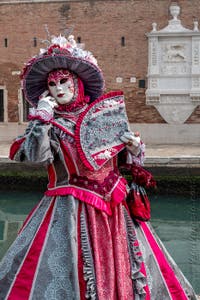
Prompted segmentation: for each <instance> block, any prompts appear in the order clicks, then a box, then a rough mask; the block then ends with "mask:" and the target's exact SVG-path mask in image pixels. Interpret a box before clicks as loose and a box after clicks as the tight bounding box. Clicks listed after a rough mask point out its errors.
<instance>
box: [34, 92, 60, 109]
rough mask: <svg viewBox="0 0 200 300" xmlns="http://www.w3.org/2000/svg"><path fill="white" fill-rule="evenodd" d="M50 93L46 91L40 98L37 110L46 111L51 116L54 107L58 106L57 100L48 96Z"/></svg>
mask: <svg viewBox="0 0 200 300" xmlns="http://www.w3.org/2000/svg"><path fill="white" fill-rule="evenodd" d="M48 94H49V91H45V92H44V93H42V95H41V96H40V100H39V102H38V106H37V110H45V111H46V112H47V113H49V114H53V109H54V107H56V106H58V104H57V103H56V101H55V99H54V98H53V97H51V96H49V95H48Z"/></svg>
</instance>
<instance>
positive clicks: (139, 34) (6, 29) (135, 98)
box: [0, 0, 200, 123]
mask: <svg viewBox="0 0 200 300" xmlns="http://www.w3.org/2000/svg"><path fill="white" fill-rule="evenodd" d="M7 2H9V1H7ZM10 2H12V0H11V1H10ZM19 2H20V1H19ZM31 2H32V1H29V3H28V4H27V3H19V4H11V3H7V4H2V3H0V85H6V86H7V89H8V113H9V121H17V118H18V117H17V116H18V113H17V104H18V99H17V97H18V96H17V89H18V88H19V77H18V76H12V75H11V72H12V71H16V70H21V69H22V67H23V63H24V62H26V60H27V59H29V58H30V57H31V56H33V55H34V54H36V53H37V52H38V51H39V48H40V47H42V45H41V44H39V42H38V46H37V48H35V47H34V46H33V38H34V37H37V39H39V38H41V39H43V38H46V35H45V31H44V24H48V27H49V31H50V33H51V34H55V35H56V34H58V33H60V32H62V30H64V29H65V28H68V27H71V26H73V27H74V30H73V33H74V35H75V37H77V36H80V37H81V41H82V42H84V43H85V45H86V49H89V50H91V51H92V52H93V53H94V54H95V56H96V57H97V59H98V62H99V65H100V66H101V68H102V70H103V73H104V75H105V79H106V88H107V90H111V89H123V90H124V92H125V96H126V104H127V111H128V116H129V120H130V122H138V123H140V122H141V123H144V122H145V123H164V122H165V121H164V120H163V119H162V117H161V116H160V115H159V113H158V112H157V110H156V109H155V108H154V107H152V106H147V105H146V104H145V89H143V88H138V80H139V79H146V74H147V60H148V49H147V38H146V36H145V33H147V32H149V31H151V29H152V26H151V24H152V23H153V22H156V23H157V24H158V29H159V28H162V27H164V26H166V25H167V23H168V19H169V13H168V8H169V5H170V3H171V1H169V0H122V1H115V0H112V1H109V0H105V1H101V0H99V1H95V0H88V1H84V0H83V1H58V2H57V1H53V2H48V1H46V3H45V2H43V3H31ZM47 2H48V3H47ZM178 3H179V5H180V6H181V20H182V23H183V25H184V26H186V27H189V28H192V27H193V24H192V22H193V20H196V19H197V20H198V19H199V16H200V5H199V0H180V1H178ZM122 36H124V37H125V46H124V47H123V46H121V37H122ZM5 38H7V39H8V47H7V48H5V47H4V39H5ZM117 76H120V77H123V83H121V84H117V83H116V77H117ZM131 76H135V77H136V78H137V82H136V83H130V77H131ZM199 115H200V114H199V109H197V110H196V111H195V112H194V113H193V114H192V116H191V117H190V118H189V119H188V121H187V122H189V123H198V122H199Z"/></svg>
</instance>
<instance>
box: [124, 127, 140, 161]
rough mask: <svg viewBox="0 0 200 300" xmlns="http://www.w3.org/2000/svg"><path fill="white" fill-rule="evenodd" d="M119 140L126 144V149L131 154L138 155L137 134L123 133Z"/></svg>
mask: <svg viewBox="0 0 200 300" xmlns="http://www.w3.org/2000/svg"><path fill="white" fill-rule="evenodd" d="M120 140H121V141H122V142H124V143H125V144H126V148H127V149H128V150H129V151H130V152H131V153H132V154H133V155H136V156H137V155H138V154H139V152H140V136H139V133H138V132H137V133H133V132H130V131H128V132H125V133H124V134H123V135H122V136H121V137H120Z"/></svg>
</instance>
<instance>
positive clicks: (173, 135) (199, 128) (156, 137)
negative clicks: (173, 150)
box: [130, 123, 200, 145]
mask: <svg viewBox="0 0 200 300" xmlns="http://www.w3.org/2000/svg"><path fill="white" fill-rule="evenodd" d="M130 128H131V130H132V131H139V132H140V134H141V137H142V139H143V140H144V142H145V143H146V144H160V145H162V144H183V145H184V144H185V145H190V144H196V145H197V144H198V145H199V142H200V124H142V123H141V124H140V123H131V124H130Z"/></svg>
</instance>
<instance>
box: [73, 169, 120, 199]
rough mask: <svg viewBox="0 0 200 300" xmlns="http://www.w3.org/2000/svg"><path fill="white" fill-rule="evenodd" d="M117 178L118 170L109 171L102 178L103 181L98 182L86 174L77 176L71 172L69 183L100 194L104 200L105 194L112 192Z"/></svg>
mask: <svg viewBox="0 0 200 300" xmlns="http://www.w3.org/2000/svg"><path fill="white" fill-rule="evenodd" d="M118 179H119V172H118V170H115V171H110V173H109V175H108V176H107V177H106V178H105V179H104V181H103V182H102V183H101V184H99V183H98V181H96V180H92V179H88V178H87V177H86V176H78V175H76V174H72V175H71V178H70V180H69V183H70V184H71V185H75V186H78V187H83V188H86V189H88V190H90V191H94V192H95V193H98V194H100V195H101V196H103V198H104V199H105V200H106V198H107V197H106V196H107V194H108V193H111V192H112V189H113V187H114V186H115V184H116V183H117V181H118Z"/></svg>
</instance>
